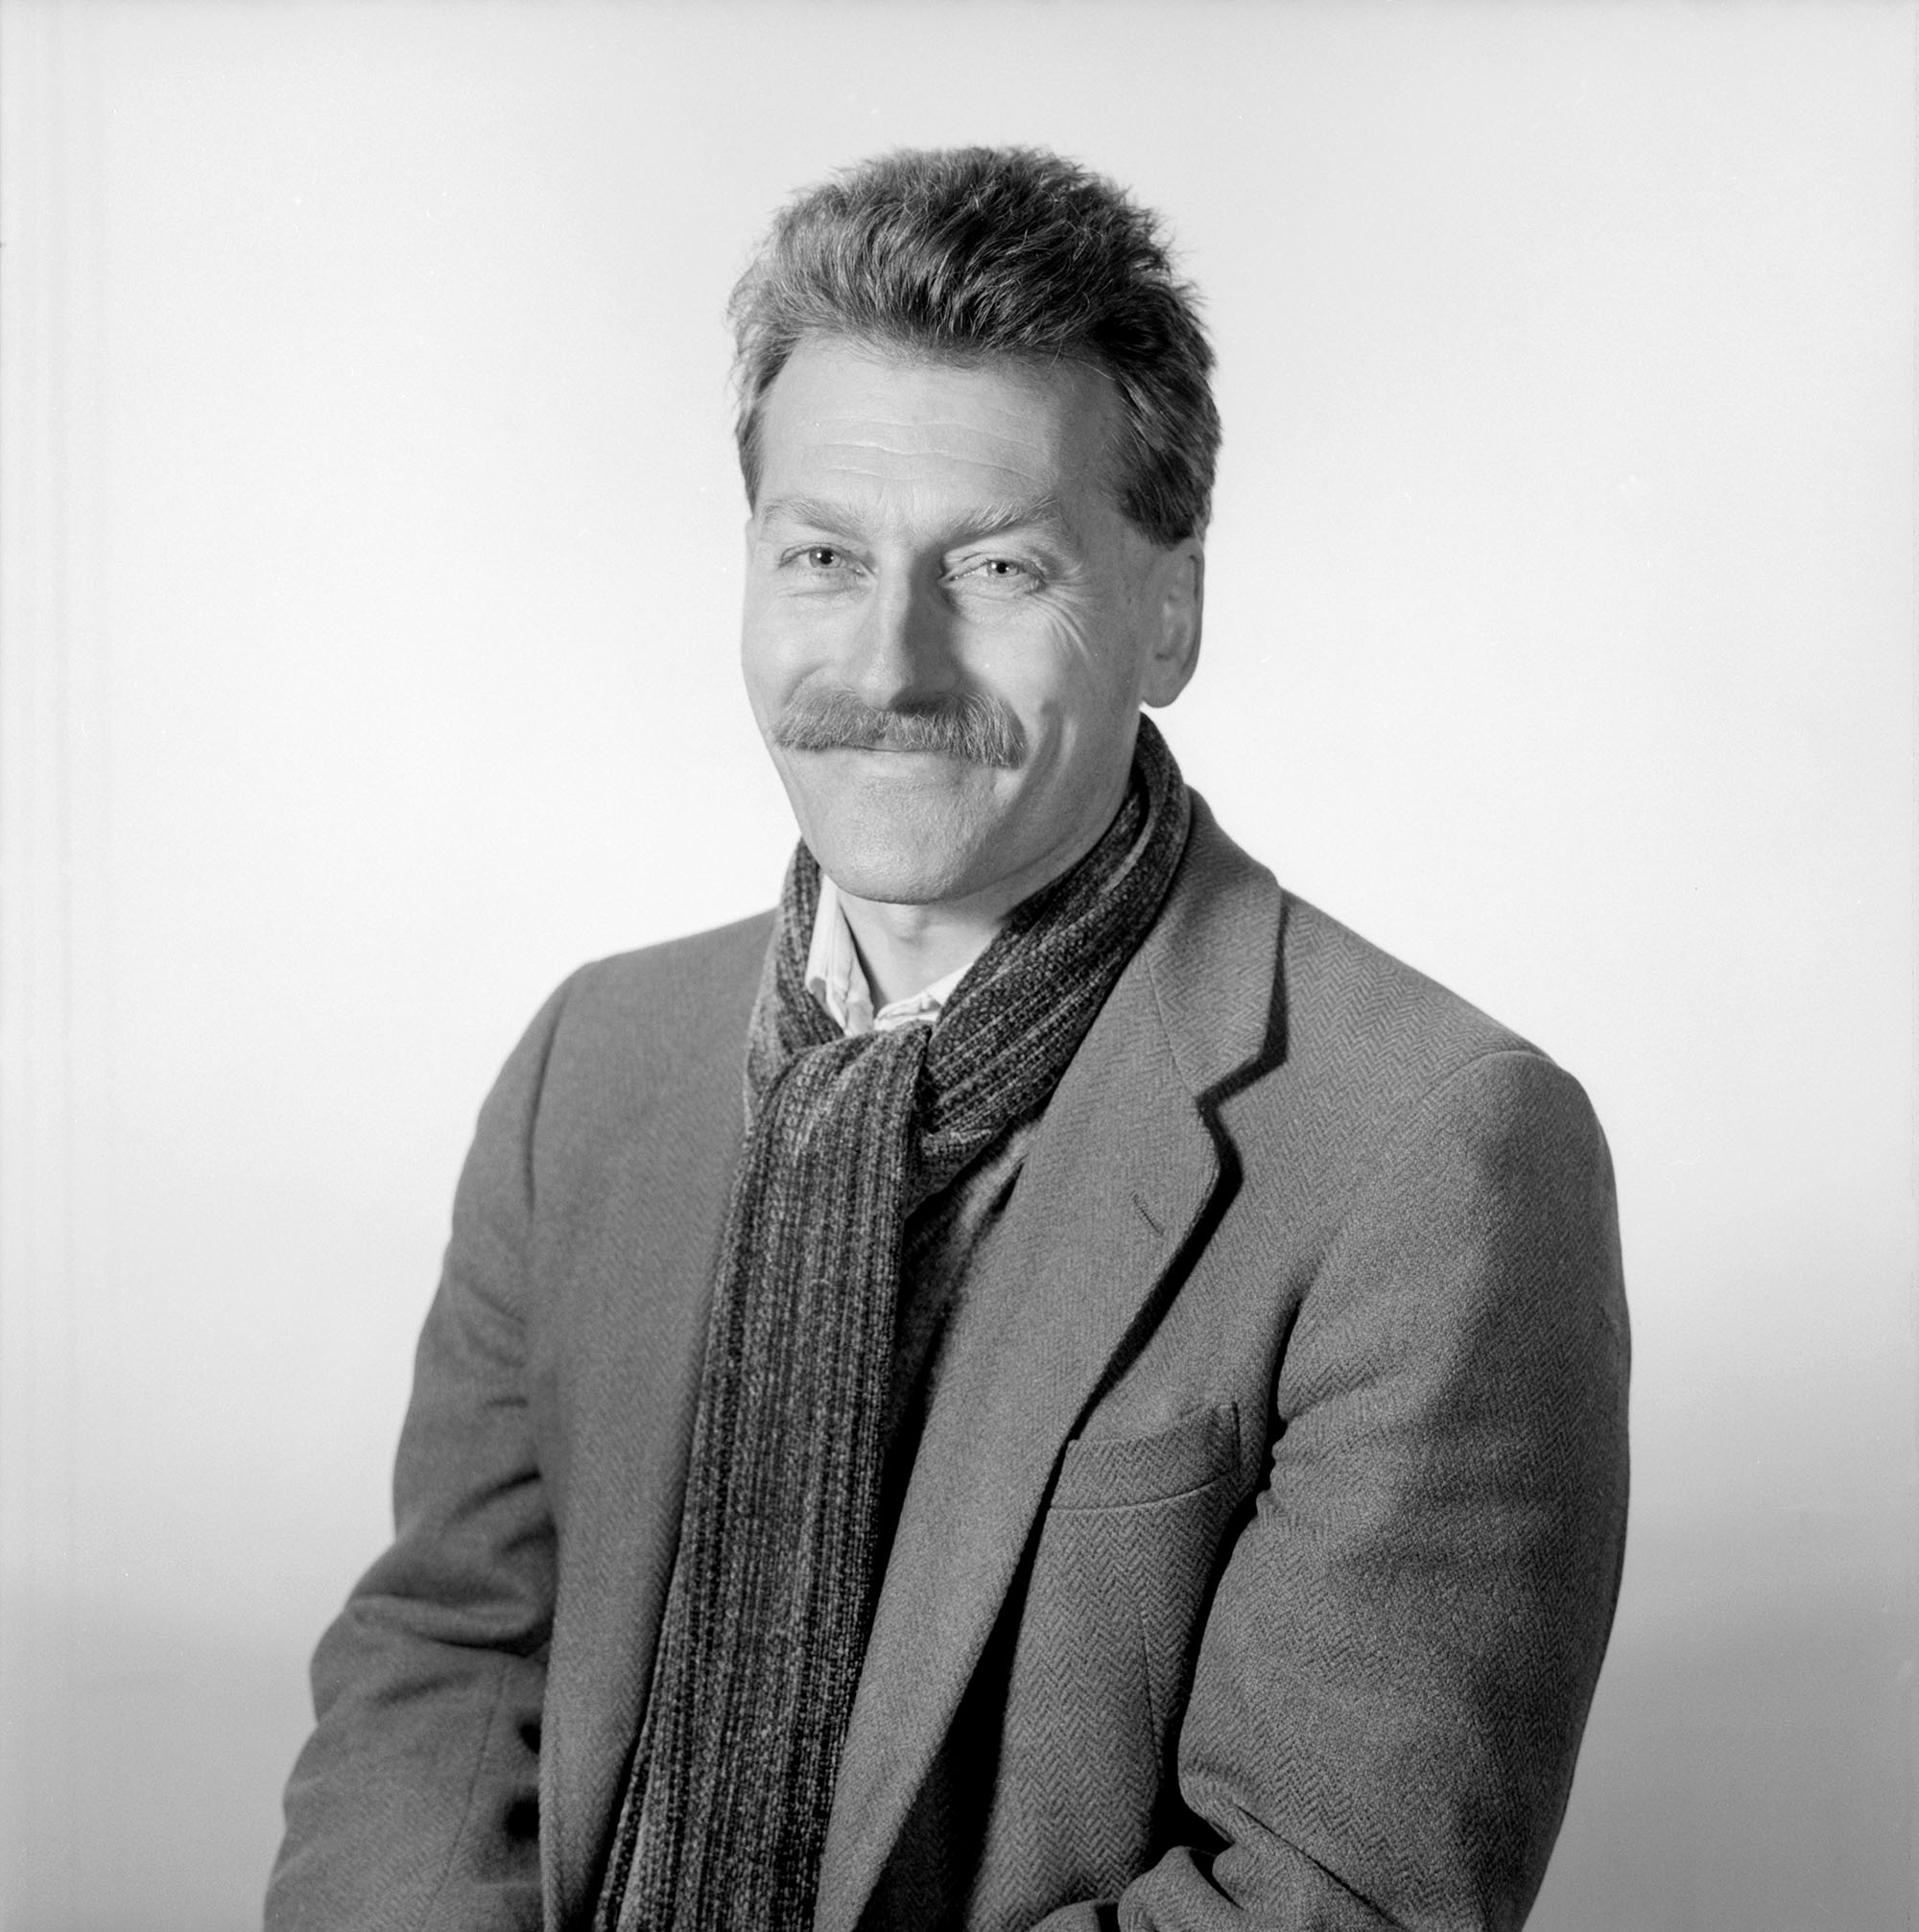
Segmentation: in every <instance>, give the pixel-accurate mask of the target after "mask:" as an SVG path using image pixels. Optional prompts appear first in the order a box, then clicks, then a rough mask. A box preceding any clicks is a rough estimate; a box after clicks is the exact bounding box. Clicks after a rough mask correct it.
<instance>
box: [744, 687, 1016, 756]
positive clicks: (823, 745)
mask: <svg viewBox="0 0 1919 1932" xmlns="http://www.w3.org/2000/svg"><path fill="white" fill-rule="evenodd" d="M772 738H773V742H774V743H775V744H778V745H782V746H785V747H787V748H788V749H790V750H794V751H840V750H848V751H920V752H934V753H938V754H940V755H943V756H945V757H948V758H958V759H963V760H964V761H965V762H966V763H967V764H969V765H984V766H996V767H1000V768H1003V769H1011V768H1013V767H1015V766H1018V765H1019V763H1020V762H1021V760H1022V758H1023V757H1024V756H1025V753H1026V734H1025V733H1024V732H1023V731H1022V730H1021V728H1020V721H1019V719H1017V718H1016V717H1015V716H1014V715H1013V713H1012V711H1011V710H1010V709H1009V708H1008V707H1007V706H1006V705H1004V704H1001V703H999V702H998V701H997V700H996V699H993V698H990V697H983V696H981V695H977V694H975V693H972V692H961V693H957V694H955V695H952V696H950V697H940V698H936V699H934V700H932V701H930V702H928V703H927V704H924V705H908V706H899V707H894V708H888V709H885V710H882V709H879V708H878V707H876V706H873V705H870V704H867V703H865V702H864V701H863V700H862V699H860V698H858V697H855V696H854V695H853V694H852V693H851V692H848V691H827V692H799V693H795V694H794V696H793V697H792V698H791V699H790V700H789V701H788V703H787V704H786V706H785V708H784V709H783V710H782V711H781V713H780V715H779V718H778V719H777V720H776V722H775V723H774V725H773V732H772Z"/></svg>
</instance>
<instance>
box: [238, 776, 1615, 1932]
mask: <svg viewBox="0 0 1919 1932" xmlns="http://www.w3.org/2000/svg"><path fill="white" fill-rule="evenodd" d="M769 932H770V923H769V920H768V919H767V918H765V917H762V918H758V919H753V920H748V921H746V922H744V923H742V924H739V925H736V926H731V927H727V928H724V929H723V930H721V931H716V932H711V933H706V934H703V935H701V936H699V937H697V938H693V939H688V940H684V941H678V942H675V943H673V944H670V945H665V946H659V947H654V948H652V949H650V950H648V951H645V952H642V953H637V954H628V955H625V956H623V957H619V958H614V959H609V960H605V961H603V962H601V963H599V964H597V965H593V966H589V967H586V968H584V969H582V970H581V971H580V973H578V974H576V975H575V976H574V977H573V978H571V979H570V980H568V981H567V982H566V984H565V985H564V986H562V987H561V988H560V989H559V991H558V992H557V993H556V994H555V996H554V997H553V998H552V1000H550V1001H548V1003H547V1004H546V1006H545V1007H544V1009H543V1010H542V1011H541V1012H540V1014H539V1015H538V1017H537V1018H536V1019H535V1020H534V1022H533V1026H532V1027H531V1029H530V1030H529V1032H528V1033H527V1035H526V1037H525V1038H524V1039H523V1040H522V1042H521V1043H520V1045H519V1047H518V1048H517V1049H516V1051H515V1052H514V1053H513V1055H512V1057H511V1058H510V1060H509V1062H508V1064H507V1067H506V1070H505V1072H503V1073H502V1075H501V1077H500V1080H499V1082H498V1084H497V1086H496V1087H495V1089H494V1091H493V1093H492V1095H491V1096H490V1097H489V1098H488V1100H487V1101H486V1107H485V1109H484V1111H483V1113H482V1115H481V1119H480V1125H479V1130H478V1134H477V1137H476V1140H475V1143H474V1146H473V1150H472V1153H471V1155H470V1156H469V1159H468V1162H467V1165H466V1167H465V1170H464V1173H463V1175H462V1181H461V1185H460V1189H459V1193H458V1197H457V1201H456V1207H455V1213H454V1225H453V1234H452V1239H451V1242H450V1245H449V1248H448V1251H447V1257H446V1264H445V1271H444V1275H443V1278H442V1280H441V1283H440V1286H439V1289H438V1295H437V1297H436V1299H435V1301H434V1303H433V1307H432V1310H431V1313H430V1314H429V1316H428V1319H427V1322H426V1326H425V1330H424V1332H423V1334H422V1336H421V1340H420V1345H419V1354H418V1360H417V1366H416V1375H415V1389H414V1395H413V1401H412V1405H411V1408H410V1411H409V1413H408V1417H407V1421H406V1425H405V1429H404V1432H403V1435H402V1439H401V1444H400V1450H399V1459H398V1467H397V1473H396V1476H395V1515H396V1535H395V1540H394V1542H393V1543H392V1546H391V1549H390V1550H389V1551H388V1552H387V1553H386V1554H385V1555H384V1556H383V1557H381V1558H380V1560H379V1561H378V1562H377V1563H376V1564H375V1565H374V1567H372V1569H371V1570H370V1571H369V1572H368V1573H367V1576H366V1578H365V1579H364V1580H363V1581H362V1582H361V1584H360V1585H359V1586H358V1588H357V1589H356V1590H354V1592H353V1594H352V1596H351V1598H350V1600H349V1601H348V1603H347V1605H346V1607H345V1609H344V1612H343V1613H342V1614H341V1616H340V1617H339V1619H338V1620H337V1621H336V1622H335V1624H334V1625H333V1626H332V1628H331V1629H330V1630H329V1631H328V1632H327V1634H326V1636H325V1637H324V1638H323V1639H322V1641H321V1643H320V1649H319V1652H318V1655H317V1656H316V1659H315V1661H314V1669H313V1683H314V1696H315V1706H316V1711H317V1717H318V1723H317V1727H316V1729H315V1731H314V1732H313V1735H312V1737H311V1739H310V1740H309V1742H308V1744H307V1746H306V1748H305V1750H304V1751H303V1753H302V1754H301V1755H300V1758H299V1761H298V1764H297V1766H296V1770H295V1773H294V1776H293V1779H292V1781H291V1783H290V1785H289V1787H288V1791H287V1800H286V1810H287V1836H286V1840H285V1844H284V1846H283V1848H282V1850H281V1854H280V1858H279V1862H278V1864H277V1866H276V1868H275V1872H274V1876H273V1880H272V1890H271V1893H270V1896H269V1899H268V1908H267V1922H268V1925H269V1928H270V1932H296V1928H299V1932H321V1928H324V1932H375V1928H379V1932H494V1929H495V1928H499V1932H505V1928H509V1927H512V1928H530V1927H539V1926H544V1927H547V1928H550V1932H574V1928H582V1927H584V1926H586V1925H587V1924H588V1922H589V1920H590V1917H591V1911H592V1903H593V1900H594V1897H595V1893H596V1888H597V1886H598V1883H599V1880H600V1877H601V1873H602V1867H603V1863H604V1855H605V1850H606V1846H607V1841H608V1838H609V1835H610V1832H611V1829H612V1826H613V1822H614V1812H615V1807H616V1805H617V1803H618V1800H619V1795H620V1790H621V1782H622V1778H623V1774H624V1772H625V1768H626V1765H627V1763H628V1755H629V1753H630V1750H631V1748H632V1744H633V1740H634V1738H635V1736H636V1734H637V1732H638V1729H639V1724H640V1718H641V1715H642V1710H643V1706H644V1702H645V1697H646V1693H647V1686H648V1682H649V1672H650V1669H651V1666H652V1652H653V1645H654V1641H655V1637H656V1635H657V1632H658V1628H659V1623H660V1615H661V1609H662V1605H663V1602H664V1599H665V1595H666V1589H667V1582H668V1577H669V1575H670V1572H671V1569H672V1565H673V1558H674V1549H675V1537H676V1534H677V1529H678V1523H679V1514H680V1501H681V1492H682V1488H683V1484H684V1480H685V1471H686V1460H687V1454H688V1444H689V1440H690V1437H691V1432H692V1424H693V1414H694V1405H695V1399H696V1393H697V1387H698V1381H699V1364H700V1356H701V1349H702V1343H703V1336H704V1329H705V1322H706V1313H707V1308H708V1304H709V1297H710V1292H711V1281H712V1274H713V1266H714V1259H715V1255H716V1252H717V1249H718V1246H719V1242H720V1237H721V1231H722V1222H723V1216H724V1213H725V1209H726V1203H727V1196H728V1189H729V1186H730V1183H731V1178H732V1173H733V1168H734V1164H735V1160H736V1156H737V1152H738V1149H739V1146H740V1143H741V1137H742V1129H743V1121H742V1096H741V1063H742V1052H743V1042H744V1038H745V1033H746V1020H747V1014H748V1012H749V1009H750V1007H751V1003H752V1000H753V997H754V992H755V988H756V985H757V982H758V978H759V974H760V968H761V962H762V958H763V956H764V954H765V951H766V947H767V942H768V937H769ZM1626 1363H1627V1340H1626V1320H1625V1308H1624V1302H1623V1289H1622V1284H1621V1273H1620V1257H1619V1245H1618V1237H1617V1232H1616V1224H1615V1211H1614V1198H1613V1186H1612V1179H1611V1172H1610V1167H1609V1163H1608V1159H1607V1154H1606V1149H1605V1143H1604V1142H1603V1140H1602V1138H1601V1136H1600V1132H1599V1126H1598V1124H1597V1122H1596V1121H1595V1119H1594V1118H1593V1115H1592V1112H1591V1109H1590V1108H1589V1107H1588V1105H1587V1102H1586V1099H1585V1096H1583V1094H1582V1093H1581V1091H1580V1089H1579V1087H1578V1086H1577V1085H1576V1084H1575V1082H1574V1081H1573V1080H1572V1079H1571V1078H1570V1077H1569V1076H1568V1075H1567V1074H1565V1073H1564V1072H1561V1071H1560V1070H1559V1069H1558V1068H1557V1067H1556V1066H1554V1065H1553V1064H1552V1061H1550V1060H1549V1059H1547V1058H1545V1057H1544V1056H1543V1055H1542V1054H1540V1053H1539V1052H1537V1051H1536V1050H1534V1049H1533V1048H1530V1047H1528V1046H1527V1045H1526V1044H1525V1043H1524V1042H1523V1041H1520V1040H1518V1039H1516V1038H1514V1037H1513V1036H1512V1035H1511V1034H1509V1033H1507V1032H1505V1031H1504V1030H1503V1029H1502V1028H1500V1027H1499V1026H1498V1025H1494V1024H1493V1023H1492V1022H1491V1021H1489V1020H1487V1019H1486V1018H1485V1017H1484V1016H1483V1015H1481V1014H1480V1013H1478V1012H1477V1011H1475V1010H1474V1009H1473V1008H1471V1007H1470V1006H1468V1005H1466V1004H1465V1003H1464V1002H1462V1001H1459V1000H1458V999H1457V998H1455V997H1454V996H1453V995H1451V994H1449V993H1447V992H1445V991H1444V990H1443V989H1442V988H1440V987H1438V986H1436V985H1434V984H1433V982H1432V981H1430V980H1428V979H1425V978H1421V977H1420V976H1419V975H1418V974H1416V973H1413V972H1411V971H1410V970H1409V969H1408V968H1406V967H1404V966H1402V965H1400V964H1399V963H1397V962H1396V961H1395V960H1393V959H1391V958H1389V957H1387V956H1386V954H1382V953H1380V952H1379V951H1377V950H1376V949H1375V948H1373V947H1371V946H1369V945H1368V944H1366V943H1365V942H1364V941H1363V940H1362V939H1360V938H1358V937H1356V936H1355V935H1354V934H1353V933H1352V932H1350V931H1346V930H1345V929H1344V928H1342V927H1341V926H1339V925H1338V924H1337V923H1336V922H1334V921H1333V920H1331V919H1329V918H1327V917H1326V916H1324V915H1323V914H1321V913H1320V912H1318V911H1316V910H1315V909H1314V908H1313V907H1310V906H1308V905H1306V904H1304V903H1303V902H1301V901H1299V900H1297V899H1295V898H1292V897H1291V896H1290V895H1288V894H1286V893H1283V892H1282V891H1281V890H1280V888H1279V887H1278V886H1277V885H1276V884H1275V883H1274V881H1273V880H1272V878H1271V877H1270V875H1269V874H1268V873H1267V871H1266V870H1265V869H1264V868H1262V867H1261V866H1259V865H1257V864H1256V863H1254V862H1253V861H1252V860H1249V859H1248V858H1247V857H1246V856H1245V855H1244V853H1242V852H1241V851H1240V850H1239V849H1238V848H1237V847H1236V846H1234V845H1233V844H1232V843H1231V841H1230V840H1228V839H1227V838H1226V837H1225V836H1224V835H1223V834H1222V833H1221V832H1220V829H1219V828H1218V826H1217V825H1216V824H1215V823H1214V821H1213V820H1212V818H1211V816H1210V814H1209V813H1207V812H1206V810H1205V808H1204V806H1203V804H1198V803H1197V801H1196V819H1195V827H1194V832H1193V835H1192V837H1191V840H1190V842H1189V846H1188V849H1187V852H1186V855H1185V857H1184V859H1183V860H1182V863H1181V867H1180V870H1179V873H1178V876H1177V879H1176V881H1175V883H1174V885H1173V891H1172V893H1171V895H1170V897H1169V900H1168V903H1167V905H1166V907H1164V909H1163V911H1162V913H1161V915H1160V917H1159V919H1158V921H1157V923H1156V924H1155V926H1154V928H1153V930H1152V931H1151V932H1150V933H1149V937H1148V939H1147V940H1146V942H1145V943H1144V944H1143V945H1142V947H1141V948H1140V950H1139V952H1138V953H1137V954H1136V955H1135V956H1134V958H1133V959H1132V961H1131V962H1130V963H1129V965H1128V966H1127V968H1126V970H1125V975H1124V976H1123V978H1121V980H1120V982H1119V984H1118V986H1117V987H1116V989H1115V991H1114V993H1113V994H1112V996H1111V998H1110V999H1109V1001H1107V1003H1106V1005H1105V1006H1104V1008H1103V1009H1102V1013H1101V1016H1100V1018H1099V1020H1098V1021H1097V1022H1096V1024H1095V1025H1094V1027H1093V1029H1092V1031H1091V1033H1090V1034H1089V1035H1088V1037H1087V1039H1086V1041H1085V1042H1084V1044H1083V1046H1082V1047H1081V1048H1080V1051H1079V1052H1078V1056H1077V1057H1076V1058H1075V1060H1074V1062H1073V1064H1072V1066H1071V1068H1070V1069H1069V1071H1068V1072H1067V1074H1066V1076H1065V1078H1064V1079H1063V1080H1062V1082H1061V1083H1060V1085H1059V1087H1058V1089H1057V1090H1056V1092H1055V1094H1054V1098H1053V1100H1052V1102H1051V1104H1050V1106H1049V1107H1048V1109H1047V1112H1046V1114H1045V1116H1044V1119H1043V1120H1042V1123H1041V1125H1040V1128H1039V1131H1038V1133H1037V1134H1036V1136H1035V1138H1034V1140H1033V1142H1032V1144H1031V1150H1030V1152H1029V1154H1028V1157H1027V1161H1026V1166H1025V1168H1024V1170H1023V1172H1022V1174H1021V1177H1020V1179H1019V1182H1018V1184H1017V1187H1016V1188H1015V1190H1014V1192H1013V1195H1012V1199H1011V1201H1010V1203H1009V1205H1008V1207H1007V1212H1006V1215H1005V1217H1004V1219H1003V1220H1002V1222H1001V1224H1000V1226H999V1229H998V1231H997V1233H996V1235H995V1237H994V1238H993V1240H992V1241H991V1243H990V1244H989V1246H988V1247H987V1249H986V1250H985V1251H984V1252H983V1254H982V1255H981V1256H980V1257H979V1258H978V1261H977V1265H976V1267H975V1269H974V1271H973V1275H972V1277H971V1278H970V1280H969V1284H968V1288H967V1295H966V1299H965V1304H964V1308H963V1312H962V1315H961V1317H960V1321H959V1324H958V1326H957V1327H956V1330H955V1331H954V1333H953V1334H952V1336H951V1337H950V1339H949V1343H948V1346H947V1350H946V1355H945V1357H944V1360H943V1366H942V1372H941V1375H940V1378H939V1379H938V1382H937V1385H936V1393H935V1395H934V1398H933V1401H932V1402H931V1405H930V1408H929V1412H928V1415H927V1419H926V1423H925V1428H924V1433H923V1435H922V1437H921V1441H920V1445H919V1449H918V1452H917V1457H916V1460H915V1462H914V1465H913V1469H912V1477H911V1481H910V1484H909V1487H908V1490H907V1494H906V1497H905V1501H904V1505H903V1507H902V1511H901V1516H900V1520H899V1523H898V1527H897V1532H896V1534H895V1536H894V1539H893V1543H892V1548H891V1554H890V1558H889V1562H888V1567H887V1571H886V1575H885V1579H884V1583H883V1587H882V1590H881V1593H880V1596H879V1600H878V1606H877V1610H876V1613H875V1617H874V1622H873V1628H872V1635H871V1639H870V1643H869V1645H868V1649H867V1654H866V1659H865V1668H864V1672H863V1675H862V1679H861V1683H860V1688H859V1692H858V1696H857V1699H856V1703H855V1708H854V1711H853V1715H852V1721H851V1728H850V1731H849V1732H848V1736H847V1740H846V1746H845V1752H844V1757H843V1762H842V1766H841V1775H840V1779H839V1783H838V1787H837V1789H836V1791H835V1793H834V1800H833V1810H832V1818H831V1824H830V1827H829V1831H828V1836H827V1843H826V1848H825V1853H824V1860H823V1864H822V1868H821V1873H820V1885H819V1894H818V1903H817V1916H816V1920H815V1922H816V1925H817V1928H818V1932H890V1928H895V1927H897V1928H908V1927H911V1928H914V1932H928V1928H936V1927H949V1926H951V1927H959V1926H966V1927H978V1928H983V1932H1013V1928H1027V1927H1031V1926H1034V1925H1037V1924H1039V1923H1041V1922H1044V1923H1045V1924H1046V1925H1047V1926H1048V1927H1049V1928H1050V1932H1065V1928H1067V1927H1069V1926H1070V1927H1075V1928H1086V1932H1091V1928H1093V1927H1094V1926H1096V1925H1110V1924H1112V1923H1114V1922H1116V1921H1117V1922H1118V1923H1119V1924H1120V1925H1123V1926H1128V1927H1142V1926H1155V1927H1168V1928H1173V1927H1178V1928H1189V1927H1190V1928H1195V1932H1197V1928H1201V1927H1204V1928H1221V1932H1223V1928H1227V1927H1244V1928H1252V1927H1271V1928H1287V1932H1307V1928H1327V1932H1331V1928H1349V1927H1350V1928H1360V1927H1379V1926H1386V1925H1399V1926H1409V1927H1435V1928H1436V1927H1448V1928H1455V1927H1469V1926H1475V1927H1476V1926H1486V1927H1510V1926H1516V1925H1518V1924H1519V1923H1520V1922H1521V1920H1523V1919H1524V1917H1525V1915H1526V1912H1527V1909H1528V1905H1529V1903H1530V1901H1531V1899H1532V1897H1533V1896H1534V1894H1535V1892H1536V1891H1537V1889H1538V1886H1539V1883H1540V1879H1541V1877H1542V1875H1543V1873H1544V1870H1545V1866H1546V1860H1547V1857H1548V1854H1549V1852H1550V1850H1551V1848H1552V1840H1553V1836H1554V1834H1555V1832H1556V1830H1557V1828H1558V1825H1559V1821H1560V1818H1561V1815H1562V1813H1563V1810H1564V1806H1565V1803H1566V1799H1567V1794H1568V1790H1569V1787H1570V1784H1571V1780H1572V1776H1573V1767H1574V1759H1575V1753H1576V1750H1577V1746H1578V1739H1579V1734H1580V1730H1581V1727H1582V1725H1583V1723H1584V1719H1585V1713H1586V1709H1587V1706H1588V1703H1589V1700H1590V1698H1591V1695H1592V1691H1593V1687H1594V1684H1595V1681H1596V1678H1597V1675H1598V1672H1599V1661H1600V1658H1601V1655H1602V1653H1603V1650H1604V1646H1605V1640H1606V1635H1607V1631H1608V1627H1609V1624H1610V1620H1611V1615H1612V1609H1613V1603H1614V1599H1615V1595H1616V1592H1617V1588H1618V1580H1619V1570H1620V1562H1621V1551H1622V1545H1623V1532H1624V1520H1625V1498H1626V1436H1625V1384H1626Z"/></svg>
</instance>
